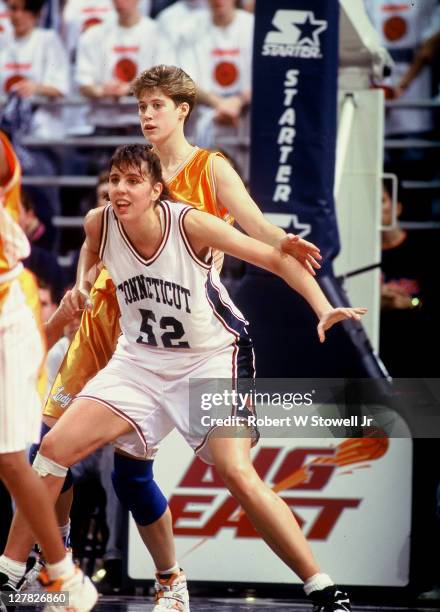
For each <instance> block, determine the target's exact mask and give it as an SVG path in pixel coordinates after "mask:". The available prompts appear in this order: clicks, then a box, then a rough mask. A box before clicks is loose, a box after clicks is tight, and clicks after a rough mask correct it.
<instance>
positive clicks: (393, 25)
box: [383, 15, 408, 42]
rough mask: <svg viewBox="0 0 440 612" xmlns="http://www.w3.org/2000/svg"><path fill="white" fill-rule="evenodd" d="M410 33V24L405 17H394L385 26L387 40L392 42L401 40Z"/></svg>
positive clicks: (385, 22)
mask: <svg viewBox="0 0 440 612" xmlns="http://www.w3.org/2000/svg"><path fill="white" fill-rule="evenodd" d="M407 31H408V23H407V22H406V20H405V19H404V18H403V17H400V16H399V15H394V16H393V17H390V18H389V19H387V20H386V21H384V24H383V33H384V35H385V38H386V39H387V40H389V41H391V42H395V41H396V40H400V39H401V38H403V37H404V36H405V34H406V33H407Z"/></svg>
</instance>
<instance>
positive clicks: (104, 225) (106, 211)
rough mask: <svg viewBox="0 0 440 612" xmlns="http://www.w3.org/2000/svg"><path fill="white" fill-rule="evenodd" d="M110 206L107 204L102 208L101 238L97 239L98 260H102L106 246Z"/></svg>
mask: <svg viewBox="0 0 440 612" xmlns="http://www.w3.org/2000/svg"><path fill="white" fill-rule="evenodd" d="M111 206H112V205H111V204H107V206H106V207H105V208H104V212H103V213H102V221H101V236H100V238H99V251H98V254H99V259H101V260H102V258H103V256H104V251H105V247H106V244H107V236H108V216H109V214H110V209H111Z"/></svg>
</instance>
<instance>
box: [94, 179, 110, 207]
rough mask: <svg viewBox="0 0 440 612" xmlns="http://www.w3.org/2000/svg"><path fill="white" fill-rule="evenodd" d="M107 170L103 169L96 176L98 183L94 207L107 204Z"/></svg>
mask: <svg viewBox="0 0 440 612" xmlns="http://www.w3.org/2000/svg"><path fill="white" fill-rule="evenodd" d="M108 179H109V172H108V170H103V171H102V172H101V173H100V174H99V176H98V184H97V186H96V204H95V208H99V207H100V206H106V205H107V204H108Z"/></svg>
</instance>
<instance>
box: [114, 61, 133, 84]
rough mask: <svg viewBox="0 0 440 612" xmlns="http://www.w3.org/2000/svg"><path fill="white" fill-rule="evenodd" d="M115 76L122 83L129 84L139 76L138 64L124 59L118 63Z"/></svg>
mask: <svg viewBox="0 0 440 612" xmlns="http://www.w3.org/2000/svg"><path fill="white" fill-rule="evenodd" d="M113 74H114V76H115V77H116V78H117V79H119V80H120V81H124V82H125V83H129V82H130V81H132V80H133V79H134V78H135V76H136V74H137V64H136V63H135V62H134V61H133V60H131V59H129V58H127V57H124V58H123V59H120V60H119V61H118V62H117V63H116V66H115V69H114V71H113Z"/></svg>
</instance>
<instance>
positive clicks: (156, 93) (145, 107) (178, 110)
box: [0, 66, 327, 611]
mask: <svg viewBox="0 0 440 612" xmlns="http://www.w3.org/2000/svg"><path fill="white" fill-rule="evenodd" d="M133 91H134V93H135V95H136V97H137V98H138V102H139V118H140V122H141V128H142V132H143V134H144V135H145V137H146V138H147V139H148V140H149V141H150V142H151V143H152V144H153V147H154V150H155V152H156V153H157V154H158V156H159V158H160V160H161V164H162V167H163V171H164V176H165V180H166V182H167V185H168V188H169V189H170V191H171V193H172V195H173V196H174V197H175V198H176V199H177V200H179V201H183V202H186V203H188V204H191V205H193V206H195V207H196V208H198V209H200V210H204V211H206V212H209V213H211V214H213V215H215V216H217V217H219V218H221V219H223V220H225V221H227V222H230V223H231V222H232V221H233V217H235V219H236V220H237V221H238V223H239V224H240V225H241V227H243V228H244V229H245V230H246V232H247V233H248V234H249V235H250V236H252V237H254V238H257V239H260V240H261V241H262V242H265V243H266V244H270V245H273V246H275V247H277V248H279V249H280V250H281V251H284V252H286V253H290V254H291V255H293V256H294V257H296V259H297V260H298V261H299V262H300V263H301V264H302V265H303V266H304V267H305V268H306V269H307V270H308V271H309V272H310V273H311V274H314V271H313V268H319V263H318V262H317V260H318V259H319V258H320V255H319V249H317V247H315V246H314V245H313V244H311V243H309V242H306V241H304V240H301V239H299V238H298V237H296V236H292V235H286V234H285V232H284V231H283V230H282V229H280V228H278V227H276V226H274V225H272V224H270V223H269V222H268V221H267V220H266V219H265V218H264V216H263V214H262V213H261V211H260V210H259V208H258V207H257V205H256V204H255V202H254V201H253V200H252V198H251V197H250V196H249V194H248V192H247V191H246V189H245V187H244V185H243V183H242V181H241V179H240V178H239V176H238V175H237V174H236V172H235V171H234V170H233V169H232V168H231V166H230V164H229V163H228V162H227V161H226V160H225V159H224V158H223V157H222V156H221V155H220V154H219V153H212V152H209V151H205V150H202V149H198V148H197V147H193V146H192V145H191V144H190V143H189V142H188V141H187V140H186V138H185V136H184V124H185V121H186V120H187V119H188V117H189V114H190V112H191V110H192V108H193V106H194V103H195V99H196V95H197V91H196V86H195V84H194V82H193V81H192V79H191V78H190V77H189V76H188V75H187V74H186V73H185V72H184V71H182V70H180V69H178V68H175V67H167V66H156V67H154V68H152V69H150V70H147V71H145V72H144V73H142V74H141V75H140V76H139V77H138V78H137V79H136V80H135V82H134V84H133ZM82 259H83V258H82V257H80V261H79V277H81V278H83V274H82V266H83V261H82ZM221 260H222V255H221V254H220V253H218V254H217V255H216V261H217V265H218V267H220V266H221ZM89 287H90V285H87V282H86V281H85V282H84V283H83V284H82V285H81V287H79V286H78V287H77V288H76V290H74V291H73V297H72V313H74V312H76V310H77V309H78V308H82V307H83V306H84V304H85V302H86V300H88V299H89V296H88V293H87V291H85V288H89ZM90 300H91V303H92V309H91V310H86V311H85V312H84V314H83V319H82V323H81V327H80V329H79V331H78V333H77V334H76V336H75V338H74V340H73V342H72V344H71V347H70V349H69V351H68V354H67V355H66V358H65V360H64V362H63V365H62V366H61V369H60V372H59V373H58V376H57V378H56V379H55V382H54V385H53V388H52V391H51V393H50V396H49V399H48V402H47V404H46V407H45V411H44V415H45V417H44V420H45V423H46V426H47V427H51V426H53V424H54V423H55V422H56V419H57V418H59V416H61V414H62V413H63V411H64V410H65V409H66V407H67V406H68V405H69V403H70V402H71V401H72V399H74V397H75V396H76V395H77V394H78V393H79V392H80V391H81V390H82V388H83V386H84V385H85V383H86V382H87V381H88V380H89V379H90V378H92V377H93V376H94V375H95V374H96V373H97V372H98V371H99V370H100V369H102V368H103V367H104V366H105V365H106V364H107V363H108V361H109V359H110V357H111V356H112V354H113V352H114V350H115V347H116V341H117V338H118V337H119V335H120V333H121V332H120V327H119V307H118V304H117V301H116V297H115V289H114V285H113V283H112V281H111V279H110V277H109V275H108V273H107V271H106V270H103V271H102V272H101V273H100V275H99V277H98V279H97V280H96V282H95V284H94V286H93V288H92V290H91V293H90ZM46 431H47V429H46ZM152 464H153V462H152V461H151V460H150V461H143V462H141V461H138V460H133V459H131V458H129V457H126V456H124V455H122V454H121V453H119V452H118V453H116V455H115V471H114V477H113V481H114V485H115V489H116V492H117V494H118V496H119V498H120V500H121V503H122V504H123V505H124V506H125V507H128V508H129V509H130V511H131V513H132V515H133V517H134V519H135V521H136V523H137V525H138V529H139V532H140V534H141V537H142V539H143V541H144V543H145V544H146V546H147V548H148V549H149V551H150V554H151V555H152V557H153V560H154V562H155V565H156V568H157V570H158V576H157V577H158V580H157V582H156V590H157V592H158V593H159V594H160V595H161V596H160V597H158V604H157V606H156V611H159V610H161V609H164V608H166V607H167V606H168V605H169V604H170V605H174V603H175V601H174V596H175V590H176V589H180V590H181V588H182V586H184V587H185V589H186V582H185V577H184V575H183V574H182V573H179V566H178V564H177V562H176V555H175V549H174V541H173V535H172V518H171V513H170V511H169V509H168V506H167V502H166V499H165V498H164V496H163V495H162V493H161V491H160V490H159V489H158V487H157V485H156V483H155V482H154V479H153V473H152ZM133 497H135V499H133ZM60 523H63V524H64V523H67V516H65V517H64V518H63V519H61V520H60ZM304 542H305V541H304ZM305 545H307V544H305ZM29 546H30V545H29V542H28V539H27V536H26V534H25V533H24V532H22V533H17V532H15V531H14V532H11V534H10V537H9V541H8V545H7V547H6V549H5V555H6V556H7V557H10V558H12V559H21V558H25V557H26V555H27V554H28V551H29ZM0 562H1V559H0ZM176 576H178V578H177V579H176ZM310 584H311V586H313V585H314V584H315V583H310ZM316 584H321V583H316ZM322 584H324V583H322ZM324 586H327V583H325V584H324ZM162 587H163V589H162ZM161 589H162V590H161ZM167 600H168V601H167ZM183 609H184V610H186V608H183Z"/></svg>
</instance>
